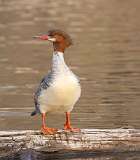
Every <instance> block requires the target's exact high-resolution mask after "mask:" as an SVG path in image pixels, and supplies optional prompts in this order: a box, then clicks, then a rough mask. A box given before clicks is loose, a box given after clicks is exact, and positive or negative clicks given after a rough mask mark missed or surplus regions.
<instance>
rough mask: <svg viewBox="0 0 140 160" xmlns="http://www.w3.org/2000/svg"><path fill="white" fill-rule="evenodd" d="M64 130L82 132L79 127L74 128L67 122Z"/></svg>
mask: <svg viewBox="0 0 140 160" xmlns="http://www.w3.org/2000/svg"><path fill="white" fill-rule="evenodd" d="M64 130H65V131H71V132H80V129H79V128H73V127H72V126H70V125H67V124H65V125H64Z"/></svg>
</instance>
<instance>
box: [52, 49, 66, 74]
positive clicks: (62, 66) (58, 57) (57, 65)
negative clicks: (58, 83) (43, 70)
mask: <svg viewBox="0 0 140 160" xmlns="http://www.w3.org/2000/svg"><path fill="white" fill-rule="evenodd" d="M67 70H68V66H67V65H66V63H65V60H64V53H63V52H60V51H54V53H53V60H52V71H53V72H55V73H60V72H61V73H63V72H65V71H67Z"/></svg>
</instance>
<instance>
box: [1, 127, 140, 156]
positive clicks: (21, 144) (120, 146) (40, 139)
mask: <svg viewBox="0 0 140 160" xmlns="http://www.w3.org/2000/svg"><path fill="white" fill-rule="evenodd" d="M25 149H33V150H37V151H45V152H53V151H59V150H63V149H65V150H77V151H78V150H81V151H82V150H88V151H109V152H110V151H113V152H122V151H140V129H82V130H81V132H78V133H76V132H75V133H73V132H65V131H63V130H59V131H58V133H57V134H55V135H45V136H44V135H42V134H41V133H40V131H34V130H24V131H22V130H18V131H0V153H1V154H5V153H6V154H7V153H10V152H14V153H15V152H17V151H20V150H25Z"/></svg>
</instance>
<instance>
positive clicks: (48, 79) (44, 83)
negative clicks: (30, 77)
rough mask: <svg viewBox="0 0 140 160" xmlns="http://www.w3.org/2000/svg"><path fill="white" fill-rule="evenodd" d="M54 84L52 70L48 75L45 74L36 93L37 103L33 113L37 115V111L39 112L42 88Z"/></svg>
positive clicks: (35, 101) (35, 99) (44, 88)
mask: <svg viewBox="0 0 140 160" xmlns="http://www.w3.org/2000/svg"><path fill="white" fill-rule="evenodd" d="M51 84H52V72H49V73H48V75H47V76H45V77H44V78H43V79H42V80H41V82H40V85H39V87H38V88H37V91H36V92H35V94H34V103H35V111H34V112H32V114H31V115H35V114H36V113H38V112H39V105H40V104H39V102H38V97H39V96H40V94H41V91H42V90H46V89H47V88H49V87H50V85H51Z"/></svg>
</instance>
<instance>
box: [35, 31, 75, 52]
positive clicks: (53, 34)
mask: <svg viewBox="0 0 140 160" xmlns="http://www.w3.org/2000/svg"><path fill="white" fill-rule="evenodd" d="M34 38H38V39H41V40H48V41H50V42H53V46H54V50H55V51H61V52H64V50H65V49H66V48H67V47H69V46H70V45H72V39H71V37H70V36H69V35H68V34H67V33H65V32H64V31H61V30H58V29H55V30H50V31H48V34H43V35H40V36H34Z"/></svg>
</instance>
